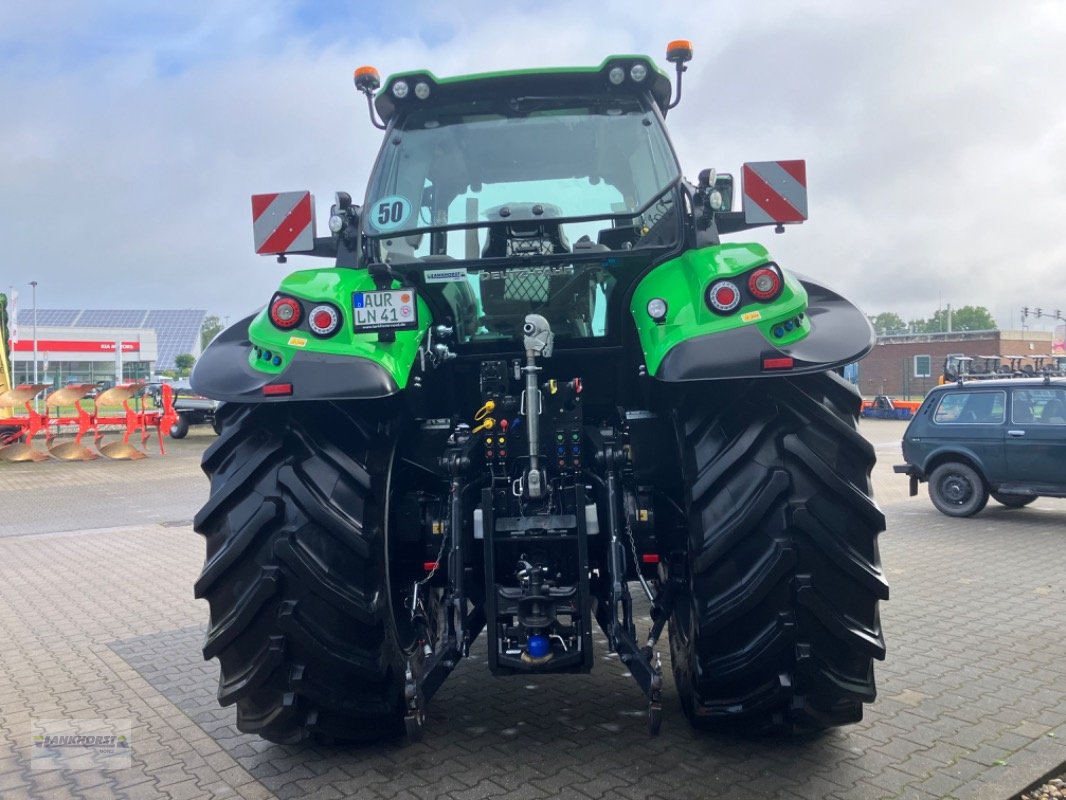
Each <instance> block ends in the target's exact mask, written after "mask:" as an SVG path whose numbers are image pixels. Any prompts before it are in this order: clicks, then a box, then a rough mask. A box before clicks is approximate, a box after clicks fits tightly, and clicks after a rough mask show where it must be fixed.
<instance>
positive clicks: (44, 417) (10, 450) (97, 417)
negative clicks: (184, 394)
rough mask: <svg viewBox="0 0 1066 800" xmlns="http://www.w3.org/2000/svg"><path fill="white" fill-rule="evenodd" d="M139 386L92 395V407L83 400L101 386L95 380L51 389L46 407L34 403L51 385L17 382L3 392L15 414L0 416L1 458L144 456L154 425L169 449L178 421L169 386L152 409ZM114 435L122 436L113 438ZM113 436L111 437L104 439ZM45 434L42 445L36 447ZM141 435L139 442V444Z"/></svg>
mask: <svg viewBox="0 0 1066 800" xmlns="http://www.w3.org/2000/svg"><path fill="white" fill-rule="evenodd" d="M141 387H142V384H140V383H127V384H120V385H118V386H113V387H112V388H110V389H107V390H106V391H103V392H101V393H100V394H99V395H97V396H96V397H93V398H91V401H90V402H91V410H87V409H86V408H85V406H84V405H83V404H84V403H86V401H87V400H89V397H88V396H89V395H90V394H91V393H92V392H93V391H94V390H95V389H96V388H97V387H96V386H95V385H94V384H91V383H88V384H76V385H71V386H65V387H63V388H62V389H58V390H56V391H54V392H52V393H51V394H49V395H47V396H46V397H45V398H44V401H43V404H41V405H43V410H38V407H35V405H34V399H35V398H36V397H37V396H38V395H40V394H41V393H42V392H43V391H44V390H45V389H47V388H48V384H30V385H24V386H16V387H14V388H11V389H8V390H7V391H5V392H3V393H0V409H7V410H9V411H10V412H11V414H12V415H11V416H5V417H3V418H0V461H44V460H46V459H48V458H56V459H59V460H60V461H92V460H93V459H95V458H97V456H98V455H102V456H104V457H105V458H110V459H115V460H123V461H129V460H136V459H141V458H144V457H145V456H146V455H147V453H146V452H145V450H144V449H143V448H144V446H145V444H146V443H147V441H148V439H149V438H150V437H151V429H153V428H154V429H155V431H156V434H157V436H158V439H159V452H160V453H161V454H162V453H165V450H164V448H163V438H164V436H163V435H164V433H165V432H166V431H169V430H170V426H171V425H173V424H174V422H175V421H176V420H177V415H176V414H175V412H174V407H173V400H172V395H171V391H170V387H169V386H164V387H163V389H162V392H161V394H160V398H161V403H162V406H161V407H160V408H154V409H149V408H146V407H145V401H144V398H143V397H140V396H138V392H139V390H140V389H141ZM71 409H72V410H73V413H70V410H71ZM16 412H18V413H16ZM116 435H121V438H119V439H117V440H116V439H114V437H115V436H116ZM109 436H110V437H111V439H112V440H111V441H105V438H106V437H109ZM41 438H43V440H44V449H41V448H40V447H38V446H37V444H38V442H39V440H40V439H41ZM138 438H139V440H140V447H138V446H137V444H136V443H135V442H136V441H137V439H138ZM131 439H133V441H131ZM90 445H91V446H90Z"/></svg>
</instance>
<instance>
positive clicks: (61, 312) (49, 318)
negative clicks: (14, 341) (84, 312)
mask: <svg viewBox="0 0 1066 800" xmlns="http://www.w3.org/2000/svg"><path fill="white" fill-rule="evenodd" d="M80 313H81V312H80V311H78V310H77V309H74V310H70V309H67V308H38V309H37V324H38V325H43V326H45V327H56V328H63V327H66V326H68V325H73V324H74V320H75V319H76V318H77V316H78V314H80ZM18 320H19V325H20V326H25V328H26V329H28V328H30V327H31V326H32V325H33V309H32V308H25V307H23V308H20V309H19V317H18Z"/></svg>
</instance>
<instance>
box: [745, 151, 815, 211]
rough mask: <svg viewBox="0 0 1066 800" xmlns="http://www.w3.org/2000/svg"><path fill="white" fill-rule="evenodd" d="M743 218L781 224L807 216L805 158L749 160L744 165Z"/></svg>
mask: <svg viewBox="0 0 1066 800" xmlns="http://www.w3.org/2000/svg"><path fill="white" fill-rule="evenodd" d="M743 187H744V188H743V191H744V221H745V222H747V223H749V224H759V223H763V224H771V225H773V224H781V223H783V222H803V221H804V220H805V219H807V162H806V161H802V160H799V161H752V162H748V163H747V164H745V165H744V171H743Z"/></svg>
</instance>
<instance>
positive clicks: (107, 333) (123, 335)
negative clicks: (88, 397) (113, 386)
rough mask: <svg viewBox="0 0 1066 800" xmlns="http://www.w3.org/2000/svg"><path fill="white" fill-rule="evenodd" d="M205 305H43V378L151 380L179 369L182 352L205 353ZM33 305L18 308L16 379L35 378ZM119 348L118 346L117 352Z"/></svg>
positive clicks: (67, 380) (40, 321) (40, 324)
mask: <svg viewBox="0 0 1066 800" xmlns="http://www.w3.org/2000/svg"><path fill="white" fill-rule="evenodd" d="M206 316H207V312H206V311H203V310H192V309H183V310H169V309H164V310H150V309H148V310H146V309H137V310H123V309H110V310H109V309H81V310H79V309H74V310H70V309H54V308H39V309H37V378H38V382H40V383H49V384H52V385H53V386H62V385H64V384H66V383H72V382H77V383H98V382H100V381H115V380H116V376H117V375H118V372H119V369H121V373H122V374H121V376H119V377H120V379H121V380H146V379H148V378H150V377H151V376H153V375H156V374H158V373H159V372H160V371H162V370H166V369H173V368H174V359H175V357H176V356H178V355H180V354H182V353H189V354H191V355H193V356H199V355H200V329H201V327H202V326H203V322H204V317H206ZM33 319H34V314H33V309H32V308H20V309H19V312H18V330H19V340H18V342H15V343H13V344H12V347H11V351H12V352H11V355H12V364H11V368H12V371H13V373H14V375H13V377H14V382H15V384H19V383H29V382H31V381H32V380H33V339H34V336H33ZM116 350H117V352H116Z"/></svg>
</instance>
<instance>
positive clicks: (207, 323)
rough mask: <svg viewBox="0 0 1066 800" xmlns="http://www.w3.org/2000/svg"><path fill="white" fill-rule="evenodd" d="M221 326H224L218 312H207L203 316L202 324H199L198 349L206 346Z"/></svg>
mask: <svg viewBox="0 0 1066 800" xmlns="http://www.w3.org/2000/svg"><path fill="white" fill-rule="evenodd" d="M223 327H225V326H224V325H223V324H222V319H221V318H220V317H219V316H218V314H208V315H207V316H206V317H204V324H203V325H201V326H200V349H201V350H203V349H204V348H205V347H207V345H209V344H210V343H211V340H212V339H214V338H215V337H216V336H217V335H218V333H219V331H221V330H222V328H223Z"/></svg>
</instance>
